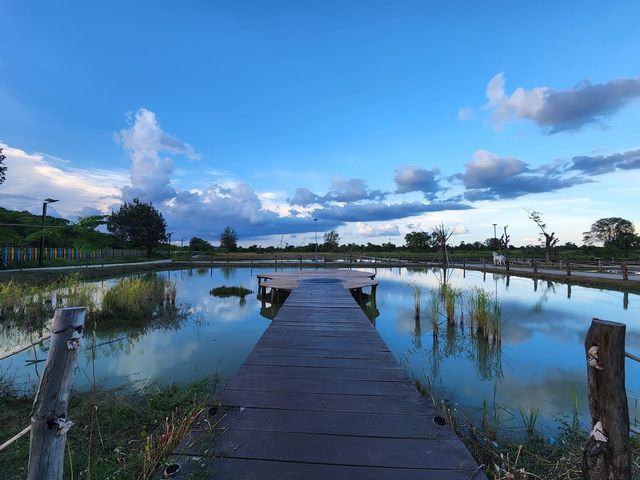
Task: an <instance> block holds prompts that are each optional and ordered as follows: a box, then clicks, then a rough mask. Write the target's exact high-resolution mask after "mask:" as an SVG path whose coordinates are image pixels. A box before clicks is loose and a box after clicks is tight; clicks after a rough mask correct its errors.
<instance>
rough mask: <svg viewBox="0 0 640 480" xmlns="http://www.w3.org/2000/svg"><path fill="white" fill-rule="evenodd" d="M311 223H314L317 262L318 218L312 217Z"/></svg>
mask: <svg viewBox="0 0 640 480" xmlns="http://www.w3.org/2000/svg"><path fill="white" fill-rule="evenodd" d="M313 224H314V225H315V228H316V263H318V219H317V218H314V219H313Z"/></svg>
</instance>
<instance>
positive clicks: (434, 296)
mask: <svg viewBox="0 0 640 480" xmlns="http://www.w3.org/2000/svg"><path fill="white" fill-rule="evenodd" d="M430 294H431V328H432V330H433V336H434V337H437V336H438V332H439V330H440V294H439V293H438V292H437V291H436V290H431V291H430Z"/></svg>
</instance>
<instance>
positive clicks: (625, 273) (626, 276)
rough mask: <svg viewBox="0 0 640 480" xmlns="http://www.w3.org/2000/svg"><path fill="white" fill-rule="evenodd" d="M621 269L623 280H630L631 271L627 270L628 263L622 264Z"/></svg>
mask: <svg viewBox="0 0 640 480" xmlns="http://www.w3.org/2000/svg"><path fill="white" fill-rule="evenodd" d="M620 269H621V270H622V279H623V280H629V270H628V269H627V262H622V265H620Z"/></svg>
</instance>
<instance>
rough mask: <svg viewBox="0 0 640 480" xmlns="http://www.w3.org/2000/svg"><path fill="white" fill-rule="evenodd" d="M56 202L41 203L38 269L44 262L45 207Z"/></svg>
mask: <svg viewBox="0 0 640 480" xmlns="http://www.w3.org/2000/svg"><path fill="white" fill-rule="evenodd" d="M57 201H58V200H54V199H53V198H45V199H44V202H42V235H40V251H39V252H38V265H39V266H40V267H41V266H42V261H43V260H44V219H45V218H46V216H47V205H48V204H50V203H54V202H57Z"/></svg>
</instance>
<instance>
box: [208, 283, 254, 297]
mask: <svg viewBox="0 0 640 480" xmlns="http://www.w3.org/2000/svg"><path fill="white" fill-rule="evenodd" d="M209 293H210V294H211V295H213V296H214V297H223V298H224V297H246V296H247V295H249V294H251V293H253V290H249V289H248V288H244V287H236V286H234V287H228V286H226V285H222V286H221V287H216V288H212V289H211V291H210V292H209Z"/></svg>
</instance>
